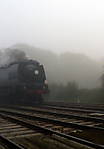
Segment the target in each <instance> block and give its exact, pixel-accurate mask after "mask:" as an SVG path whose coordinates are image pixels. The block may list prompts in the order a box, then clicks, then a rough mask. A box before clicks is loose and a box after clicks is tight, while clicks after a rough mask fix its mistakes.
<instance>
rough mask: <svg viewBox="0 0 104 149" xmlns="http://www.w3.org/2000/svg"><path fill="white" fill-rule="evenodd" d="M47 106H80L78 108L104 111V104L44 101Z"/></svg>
mask: <svg viewBox="0 0 104 149" xmlns="http://www.w3.org/2000/svg"><path fill="white" fill-rule="evenodd" d="M44 105H46V106H48V105H49V106H59V107H64V108H78V109H84V110H85V109H86V110H97V111H104V104H95V105H94V104H93V105H89V104H78V103H77V104H75V103H73V104H72V103H65V102H44Z"/></svg>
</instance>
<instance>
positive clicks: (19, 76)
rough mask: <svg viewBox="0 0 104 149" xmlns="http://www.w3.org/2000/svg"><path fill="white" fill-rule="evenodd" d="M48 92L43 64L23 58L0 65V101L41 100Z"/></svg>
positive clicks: (38, 101) (39, 101)
mask: <svg viewBox="0 0 104 149" xmlns="http://www.w3.org/2000/svg"><path fill="white" fill-rule="evenodd" d="M45 93H48V84H47V80H46V75H45V71H44V67H43V65H41V64H40V63H39V62H38V61H35V60H23V61H18V62H13V63H10V64H9V65H6V66H4V67H0V102H6V103H12V102H13V103H17V104H18V103H19V102H20V101H23V100H24V102H31V101H34V102H36V103H41V102H42V100H43V99H42V94H45Z"/></svg>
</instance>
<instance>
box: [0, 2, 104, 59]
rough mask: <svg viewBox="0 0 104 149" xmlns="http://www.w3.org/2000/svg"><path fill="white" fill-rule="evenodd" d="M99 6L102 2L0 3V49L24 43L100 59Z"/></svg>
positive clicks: (103, 22) (102, 13)
mask: <svg viewBox="0 0 104 149" xmlns="http://www.w3.org/2000/svg"><path fill="white" fill-rule="evenodd" d="M103 6H104V1H103V0H87V1H86V0H52V1H51V0H44V1H42V0H38V1H37V0H22V1H21V0H9V1H7V0H3V1H2V0H1V1H0V49H3V48H8V47H10V46H12V45H14V44H16V43H26V44H30V45H32V46H36V47H39V48H41V49H48V50H50V51H54V52H56V53H62V52H65V51H69V52H74V53H82V54H86V55H87V56H89V57H91V58H92V59H101V58H103V55H104V50H103V49H104V43H103V39H104V9H103Z"/></svg>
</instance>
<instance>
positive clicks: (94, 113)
mask: <svg viewBox="0 0 104 149" xmlns="http://www.w3.org/2000/svg"><path fill="white" fill-rule="evenodd" d="M42 107H44V108H45V109H47V110H53V111H57V112H58V111H63V112H64V113H65V112H66V113H72V114H79V115H84V116H85V115H89V116H94V117H103V118H104V111H102V110H101V111H100V110H91V109H80V108H70V107H60V106H53V105H44V106H41V107H40V108H42Z"/></svg>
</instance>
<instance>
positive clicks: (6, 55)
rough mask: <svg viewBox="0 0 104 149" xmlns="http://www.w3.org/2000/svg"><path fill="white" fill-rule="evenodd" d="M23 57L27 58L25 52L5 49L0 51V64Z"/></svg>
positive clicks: (22, 58) (23, 58)
mask: <svg viewBox="0 0 104 149" xmlns="http://www.w3.org/2000/svg"><path fill="white" fill-rule="evenodd" d="M25 59H27V56H26V53H25V52H24V51H21V50H18V49H5V50H3V51H0V66H3V65H6V64H10V63H11V62H16V61H22V60H25Z"/></svg>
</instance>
